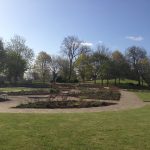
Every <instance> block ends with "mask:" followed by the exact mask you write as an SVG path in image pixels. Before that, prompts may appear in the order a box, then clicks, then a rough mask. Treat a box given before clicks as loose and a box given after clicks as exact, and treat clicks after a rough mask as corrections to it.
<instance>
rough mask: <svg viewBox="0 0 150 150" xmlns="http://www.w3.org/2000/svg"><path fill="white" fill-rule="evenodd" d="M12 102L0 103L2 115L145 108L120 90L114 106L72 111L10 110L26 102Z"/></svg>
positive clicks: (21, 98) (18, 99) (17, 98)
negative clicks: (119, 96)
mask: <svg viewBox="0 0 150 150" xmlns="http://www.w3.org/2000/svg"><path fill="white" fill-rule="evenodd" d="M10 98H11V99H12V100H10V101H5V102H0V112H1V113H2V112H3V113H75V112H101V111H118V110H125V109H133V108H140V107H143V106H145V105H146V104H147V103H144V102H143V101H142V100H140V99H139V98H138V97H137V96H136V95H135V94H134V93H133V92H128V91H124V90H121V99H120V101H119V102H118V103H117V104H116V105H110V106H104V107H92V108H73V109H68V108H67V109H26V108H23V109H20V108H12V107H15V106H17V105H18V104H20V103H22V102H24V101H25V100H27V97H25V96H11V97H10Z"/></svg>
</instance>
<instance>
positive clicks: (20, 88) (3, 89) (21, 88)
mask: <svg viewBox="0 0 150 150" xmlns="http://www.w3.org/2000/svg"><path fill="white" fill-rule="evenodd" d="M40 89H41V88H27V87H5V88H0V92H19V91H33V90H40ZM43 89H44V90H48V88H42V90H43Z"/></svg>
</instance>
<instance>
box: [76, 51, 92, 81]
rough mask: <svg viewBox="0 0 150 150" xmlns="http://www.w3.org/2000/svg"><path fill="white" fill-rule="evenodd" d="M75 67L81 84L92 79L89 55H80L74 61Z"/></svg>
mask: <svg viewBox="0 0 150 150" xmlns="http://www.w3.org/2000/svg"><path fill="white" fill-rule="evenodd" d="M75 67H76V68H77V72H78V75H79V77H80V78H81V79H82V81H83V82H84V81H85V80H88V79H90V78H91V77H92V65H91V63H90V55H87V54H85V53H82V54H80V56H79V57H78V58H77V60H76V63H75Z"/></svg>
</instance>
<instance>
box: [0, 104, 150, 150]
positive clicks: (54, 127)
mask: <svg viewBox="0 0 150 150" xmlns="http://www.w3.org/2000/svg"><path fill="white" fill-rule="evenodd" d="M149 116H150V106H147V107H145V108H142V109H136V110H128V111H120V112H103V113H83V114H0V148H1V149H3V150H26V149H29V150H34V149H36V150H58V149H61V150H93V149H94V150H95V149H97V150H149V149H150V142H149V140H150V117H149Z"/></svg>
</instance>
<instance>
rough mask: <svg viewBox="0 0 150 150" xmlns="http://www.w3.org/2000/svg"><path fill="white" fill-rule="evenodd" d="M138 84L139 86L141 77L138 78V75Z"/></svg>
mask: <svg viewBox="0 0 150 150" xmlns="http://www.w3.org/2000/svg"><path fill="white" fill-rule="evenodd" d="M138 85H139V86H140V85H141V79H140V77H139V79H138Z"/></svg>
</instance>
